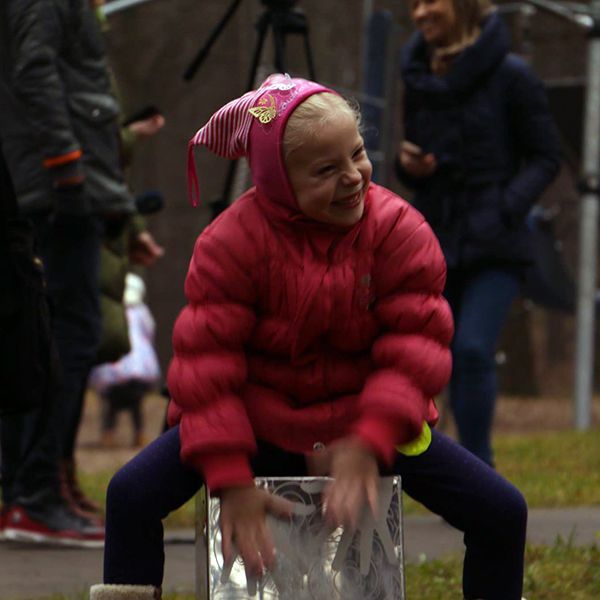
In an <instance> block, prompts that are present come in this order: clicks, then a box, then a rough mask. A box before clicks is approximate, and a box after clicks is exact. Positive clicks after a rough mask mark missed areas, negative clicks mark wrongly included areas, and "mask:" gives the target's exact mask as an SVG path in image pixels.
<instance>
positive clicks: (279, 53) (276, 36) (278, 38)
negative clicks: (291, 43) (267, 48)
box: [273, 27, 286, 73]
mask: <svg viewBox="0 0 600 600" xmlns="http://www.w3.org/2000/svg"><path fill="white" fill-rule="evenodd" d="M273 42H274V45H275V68H276V69H277V71H278V72H279V73H285V72H286V68H285V62H284V59H283V57H284V55H285V34H284V33H282V31H281V30H280V29H279V28H278V27H274V28H273Z"/></svg>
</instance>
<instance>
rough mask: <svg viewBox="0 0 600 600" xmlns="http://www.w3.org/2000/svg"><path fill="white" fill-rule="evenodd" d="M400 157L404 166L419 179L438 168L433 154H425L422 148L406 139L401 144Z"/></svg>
mask: <svg viewBox="0 0 600 600" xmlns="http://www.w3.org/2000/svg"><path fill="white" fill-rule="evenodd" d="M399 158H400V164H401V165H402V168H403V169H404V170H405V171H406V172H407V173H408V174H409V175H411V176H412V177H416V178H417V179H421V178H422V177H429V176H430V175H433V173H434V172H435V170H436V169H437V161H436V159H435V156H434V155H433V154H431V153H429V154H425V153H424V152H423V149H422V148H420V147H419V146H417V145H416V144H413V143H412V142H408V141H406V140H404V141H403V142H402V143H401V144H400V150H399Z"/></svg>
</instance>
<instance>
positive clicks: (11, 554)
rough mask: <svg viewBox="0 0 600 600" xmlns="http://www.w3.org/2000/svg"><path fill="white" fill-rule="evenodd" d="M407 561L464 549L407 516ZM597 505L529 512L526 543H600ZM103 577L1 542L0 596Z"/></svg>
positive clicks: (185, 555)
mask: <svg viewBox="0 0 600 600" xmlns="http://www.w3.org/2000/svg"><path fill="white" fill-rule="evenodd" d="M404 525H405V527H404V539H405V555H406V560H407V561H409V562H415V561H418V560H423V559H425V558H427V559H432V558H437V557H440V556H444V555H447V554H449V553H453V552H461V551H462V540H461V536H460V534H459V533H458V532H456V531H455V530H454V529H452V528H451V527H450V526H449V525H447V524H445V523H444V522H442V521H441V520H440V519H438V518H436V517H433V516H409V517H406V518H405V523H404ZM599 534H600V507H589V508H586V507H582V508H576V509H556V510H553V509H538V510H532V511H531V512H530V517H529V533H528V538H529V541H530V542H532V543H535V544H552V543H553V542H554V541H555V540H556V537H557V536H559V535H560V536H562V537H563V538H564V539H567V538H571V539H572V540H573V543H575V544H579V545H589V544H593V543H594V542H598V540H599V538H598V536H599ZM167 541H168V543H167V545H166V565H165V585H164V587H165V590H169V591H171V590H180V591H188V592H192V591H193V589H194V546H193V532H192V531H187V530H186V531H168V532H167ZM101 580H102V551H101V550H80V549H67V548H52V547H48V546H37V545H25V544H18V543H14V542H6V541H5V542H0V598H1V599H2V600H9V599H10V600H25V599H27V600H32V599H34V598H35V599H37V598H43V597H46V596H51V595H52V594H54V593H61V594H72V595H73V597H74V598H83V597H85V593H86V591H87V590H88V588H89V586H90V585H91V584H92V583H98V582H100V581H101Z"/></svg>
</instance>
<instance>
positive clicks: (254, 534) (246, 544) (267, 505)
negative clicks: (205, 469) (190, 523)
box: [220, 485, 293, 579]
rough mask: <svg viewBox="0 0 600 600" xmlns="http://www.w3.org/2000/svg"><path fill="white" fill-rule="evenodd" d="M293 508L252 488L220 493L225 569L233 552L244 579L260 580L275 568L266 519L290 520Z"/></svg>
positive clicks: (230, 489) (274, 496)
mask: <svg viewBox="0 0 600 600" xmlns="http://www.w3.org/2000/svg"><path fill="white" fill-rule="evenodd" d="M292 509H293V504H292V503H291V502H290V501H289V500H286V499H285V498H281V497H279V496H276V495H275V494H269V493H268V492H266V491H264V490H260V489H258V488H256V487H255V486H254V485H249V486H247V487H232V488H225V489H223V490H222V491H221V522H220V526H221V535H222V539H223V559H224V561H225V565H230V564H231V563H232V562H233V560H235V554H236V552H235V550H234V548H233V544H234V543H235V547H236V549H237V552H238V553H239V555H240V556H241V558H242V560H243V561H244V567H245V569H246V577H247V578H249V579H250V578H260V577H262V575H263V573H264V571H265V569H272V568H273V566H274V564H275V546H274V545H273V539H272V537H271V534H270V532H269V529H268V527H267V523H266V520H265V517H266V515H267V514H272V515H274V516H276V517H279V518H288V519H289V518H291V516H292Z"/></svg>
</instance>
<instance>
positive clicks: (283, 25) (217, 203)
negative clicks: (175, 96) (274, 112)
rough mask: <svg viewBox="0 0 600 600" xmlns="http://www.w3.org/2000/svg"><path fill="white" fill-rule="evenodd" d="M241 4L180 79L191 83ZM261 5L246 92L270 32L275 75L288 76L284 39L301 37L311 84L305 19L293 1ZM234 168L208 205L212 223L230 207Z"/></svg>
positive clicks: (225, 18) (278, 0)
mask: <svg viewBox="0 0 600 600" xmlns="http://www.w3.org/2000/svg"><path fill="white" fill-rule="evenodd" d="M241 2H242V0H234V1H233V2H232V3H231V4H230V6H229V8H228V9H227V11H226V13H225V14H224V15H223V18H222V19H221V20H220V21H219V23H218V24H217V26H216V27H215V28H214V30H213V31H212V32H211V34H210V36H209V38H208V40H207V41H206V43H205V44H204V46H202V48H200V50H199V51H198V54H197V55H196V57H195V58H194V60H193V61H192V62H191V63H190V65H189V66H188V68H187V69H186V71H185V73H184V75H183V78H184V79H185V80H186V81H190V80H191V79H192V78H193V77H194V74H195V72H196V71H197V70H198V68H199V67H200V65H201V64H202V63H203V62H204V60H205V59H206V57H207V55H208V53H209V51H210V49H211V47H212V45H213V44H214V43H215V42H216V40H217V39H218V37H219V35H220V34H221V32H222V31H223V29H224V28H225V26H226V25H227V23H228V22H229V21H230V20H231V18H232V17H233V15H234V13H235V11H236V10H237V8H238V6H239V5H240V4H241ZM261 2H262V4H264V5H265V7H266V8H265V10H264V11H263V12H262V14H261V15H260V16H259V18H258V20H257V22H256V25H255V27H256V29H257V31H258V38H257V40H256V44H255V46H254V51H253V53H252V63H251V65H250V72H249V74H248V80H247V85H246V90H251V89H253V87H254V85H255V83H256V74H257V72H258V65H259V62H260V59H261V56H262V53H263V49H264V43H265V39H266V37H267V34H268V32H269V29H270V30H271V31H272V33H273V42H274V49H275V56H274V66H275V69H276V71H278V72H279V73H285V72H287V69H286V68H285V59H284V57H285V46H286V36H288V35H294V34H295V35H301V36H302V38H303V40H304V52H305V56H306V64H307V68H308V73H309V76H310V78H311V79H313V80H314V79H315V77H316V76H315V67H314V63H313V57H312V50H311V47H310V42H309V39H308V21H307V19H306V15H305V14H304V13H303V12H302V11H301V10H299V9H297V8H294V5H295V4H296V0H261ZM236 168H237V161H235V160H234V161H231V163H230V164H229V168H228V170H227V175H226V177H225V184H224V186H223V192H222V194H221V196H220V197H219V198H217V199H216V200H214V201H212V202H211V203H210V205H211V218H212V219H214V218H215V217H216V216H217V215H219V214H220V213H221V212H222V211H224V210H225V209H226V208H227V207H228V206H229V197H230V195H231V189H232V187H233V182H234V179H235V173H236Z"/></svg>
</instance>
